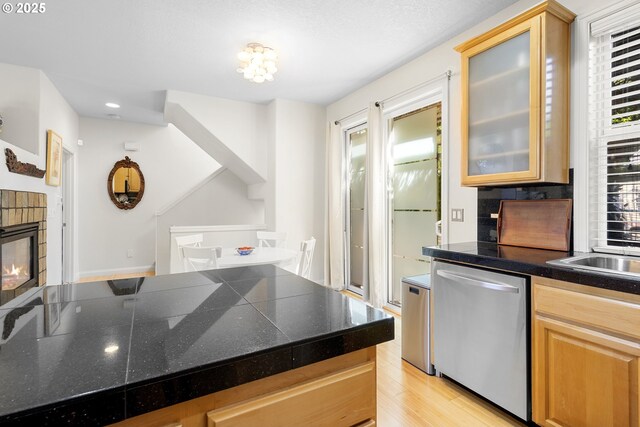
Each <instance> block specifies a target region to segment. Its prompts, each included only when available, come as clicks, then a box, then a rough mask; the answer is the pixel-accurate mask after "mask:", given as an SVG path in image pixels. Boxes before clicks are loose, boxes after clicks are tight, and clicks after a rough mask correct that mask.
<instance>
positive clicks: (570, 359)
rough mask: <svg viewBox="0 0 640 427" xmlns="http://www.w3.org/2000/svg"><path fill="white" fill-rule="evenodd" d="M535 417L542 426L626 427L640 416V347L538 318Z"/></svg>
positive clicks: (591, 331) (637, 423)
mask: <svg viewBox="0 0 640 427" xmlns="http://www.w3.org/2000/svg"><path fill="white" fill-rule="evenodd" d="M534 336H535V340H534V345H533V378H532V380H533V419H534V421H535V422H536V423H537V424H539V425H541V426H566V427H569V426H583V427H590V426H593V427H626V426H635V427H637V426H638V425H640V418H639V417H638V398H639V396H638V358H639V357H640V345H639V344H637V343H634V342H630V341H626V340H623V339H620V338H617V337H614V336H609V335H606V334H603V333H600V332H597V331H593V330H590V329H585V328H582V327H579V326H575V325H573V324H570V323H565V322H562V321H559V320H555V319H551V318H546V317H544V316H540V315H536V316H535V318H534Z"/></svg>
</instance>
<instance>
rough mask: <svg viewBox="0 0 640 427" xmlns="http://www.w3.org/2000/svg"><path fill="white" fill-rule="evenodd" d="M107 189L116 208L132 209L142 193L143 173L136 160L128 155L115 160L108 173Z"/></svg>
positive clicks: (140, 198)
mask: <svg viewBox="0 0 640 427" xmlns="http://www.w3.org/2000/svg"><path fill="white" fill-rule="evenodd" d="M107 190H108V191H109V197H111V201H112V202H113V204H114V205H116V207H117V208H118V209H133V208H135V207H136V205H137V204H138V203H139V202H140V200H142V195H143V194H144V175H142V171H141V170H140V167H139V166H138V164H137V163H136V162H134V161H133V160H131V159H130V158H129V157H126V156H125V158H124V160H120V161H117V162H116V164H115V165H113V169H111V173H109V178H108V179H107Z"/></svg>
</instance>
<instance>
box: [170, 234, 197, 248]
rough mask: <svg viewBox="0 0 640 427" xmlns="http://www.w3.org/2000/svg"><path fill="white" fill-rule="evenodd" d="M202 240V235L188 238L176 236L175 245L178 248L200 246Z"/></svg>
mask: <svg viewBox="0 0 640 427" xmlns="http://www.w3.org/2000/svg"><path fill="white" fill-rule="evenodd" d="M203 240H204V235H203V234H190V235H188V236H176V243H177V244H178V247H181V246H195V247H200V246H202V241H203Z"/></svg>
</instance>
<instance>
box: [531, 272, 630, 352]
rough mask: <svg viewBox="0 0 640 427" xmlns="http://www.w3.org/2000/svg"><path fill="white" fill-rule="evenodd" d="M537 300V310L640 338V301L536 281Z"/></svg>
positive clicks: (535, 302) (535, 304)
mask: <svg viewBox="0 0 640 427" xmlns="http://www.w3.org/2000/svg"><path fill="white" fill-rule="evenodd" d="M534 280H535V279H534ZM533 302H534V310H535V312H536V313H540V314H545V315H548V316H552V317H557V318H562V319H566V320H570V321H573V322H578V323H580V324H582V325H585V326H588V327H592V328H595V329H600V330H604V331H609V332H614V333H616V334H621V335H625V336H627V337H630V338H632V339H635V340H640V305H639V304H635V303H631V302H626V301H620V300H617V299H610V298H605V297H601V296H596V295H588V294H583V293H579V292H574V291H569V290H566V289H558V288H555V287H551V286H546V285H543V284H540V283H536V282H535V281H534V284H533Z"/></svg>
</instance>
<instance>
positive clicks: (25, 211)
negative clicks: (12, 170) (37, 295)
mask: <svg viewBox="0 0 640 427" xmlns="http://www.w3.org/2000/svg"><path fill="white" fill-rule="evenodd" d="M0 211H1V214H0V227H6V226H10V225H20V224H28V223H31V222H37V223H38V265H39V270H40V271H39V272H38V273H39V274H38V285H39V286H42V285H44V284H45V283H46V281H47V195H46V194H43V193H31V192H28V191H13V190H0Z"/></svg>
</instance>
